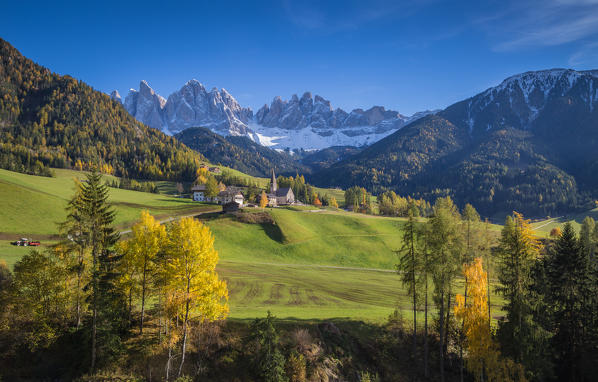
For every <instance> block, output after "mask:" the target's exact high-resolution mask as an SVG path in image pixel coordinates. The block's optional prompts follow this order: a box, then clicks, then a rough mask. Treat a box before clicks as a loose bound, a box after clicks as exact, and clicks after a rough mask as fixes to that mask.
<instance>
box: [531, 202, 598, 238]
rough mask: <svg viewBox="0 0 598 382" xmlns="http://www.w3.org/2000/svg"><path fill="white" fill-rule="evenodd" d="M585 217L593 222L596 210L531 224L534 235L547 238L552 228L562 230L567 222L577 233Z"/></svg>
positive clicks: (597, 211)
mask: <svg viewBox="0 0 598 382" xmlns="http://www.w3.org/2000/svg"><path fill="white" fill-rule="evenodd" d="M586 216H590V217H592V218H593V219H594V220H598V208H594V209H593V210H589V211H585V212H581V213H576V214H571V215H566V216H561V217H557V218H552V219H546V220H543V221H540V222H536V223H534V224H532V226H533V227H534V229H535V231H536V233H537V234H538V235H539V236H545V237H547V236H548V235H549V234H550V231H551V230H552V229H553V228H556V227H560V228H561V229H562V228H563V225H564V224H565V223H567V222H569V223H571V224H572V225H573V228H575V230H576V231H577V232H579V229H580V227H581V223H582V222H583V219H585V218H586Z"/></svg>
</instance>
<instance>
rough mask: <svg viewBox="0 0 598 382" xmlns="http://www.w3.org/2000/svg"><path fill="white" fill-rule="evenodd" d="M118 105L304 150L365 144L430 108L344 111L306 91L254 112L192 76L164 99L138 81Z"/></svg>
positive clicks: (161, 121)
mask: <svg viewBox="0 0 598 382" xmlns="http://www.w3.org/2000/svg"><path fill="white" fill-rule="evenodd" d="M113 94H114V92H113ZM116 94H118V93H116ZM124 107H125V109H126V110H127V111H128V112H129V113H130V114H131V115H133V116H134V117H135V118H136V119H137V120H139V121H141V122H143V123H145V124H146V125H148V126H150V127H153V128H156V129H159V130H162V131H163V132H165V133H166V134H169V135H172V134H176V133H178V132H180V131H183V130H185V129H187V128H190V127H199V126H201V127H206V128H209V129H211V130H212V131H214V132H215V133H218V134H221V135H239V136H247V137H250V138H251V139H253V140H254V141H255V142H258V143H260V144H262V145H264V146H267V147H272V148H287V147H288V148H290V149H304V150H310V149H322V148H326V147H330V146H363V145H369V144H371V143H374V142H376V141H377V140H379V139H381V138H384V137H386V136H387V135H389V134H391V133H393V132H395V131H397V130H398V129H400V128H401V127H403V126H404V125H405V124H407V123H410V122H412V121H414V120H416V119H419V118H421V117H423V116H425V115H428V114H432V113H435V111H425V112H420V113H416V114H414V115H413V116H411V117H408V116H405V115H402V114H400V113H399V112H397V111H393V110H386V109H385V108H384V107H382V106H374V107H371V108H370V109H368V110H363V109H354V110H352V111H351V112H346V111H344V110H342V109H340V108H337V109H333V108H332V105H331V103H330V101H328V100H326V99H324V98H323V97H321V96H319V95H316V96H315V97H312V94H311V93H309V92H306V93H304V94H303V96H302V97H301V98H299V97H297V95H293V96H292V97H291V99H290V100H288V101H285V100H283V99H282V98H281V97H275V98H274V99H273V101H272V103H271V104H270V105H269V106H268V105H264V106H263V107H262V108H260V110H258V112H257V113H256V114H255V115H254V114H253V111H252V110H251V109H250V108H244V107H241V106H240V105H239V103H238V102H237V100H236V99H235V98H234V97H233V96H232V95H231V94H230V93H229V92H228V91H227V90H226V89H220V90H218V89H217V88H213V89H211V90H210V91H207V90H206V88H205V87H204V86H203V85H202V84H201V83H200V82H199V81H197V80H195V79H193V80H190V81H188V82H187V83H186V84H185V85H183V87H181V89H179V90H178V91H176V92H174V93H172V94H171V95H170V96H169V97H168V99H165V98H163V97H161V96H160V95H159V94H157V93H156V92H155V91H154V90H153V89H152V88H151V87H150V86H149V84H148V83H147V82H146V81H141V83H140V84H139V90H135V89H131V90H130V91H129V94H128V95H127V97H126V98H125V102H124Z"/></svg>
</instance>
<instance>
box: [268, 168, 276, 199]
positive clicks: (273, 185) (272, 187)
mask: <svg viewBox="0 0 598 382" xmlns="http://www.w3.org/2000/svg"><path fill="white" fill-rule="evenodd" d="M276 190H278V184H276V175H275V174H274V169H272V179H271V180H270V193H272V194H275V193H276Z"/></svg>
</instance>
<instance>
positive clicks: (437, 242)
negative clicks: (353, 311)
mask: <svg viewBox="0 0 598 382" xmlns="http://www.w3.org/2000/svg"><path fill="white" fill-rule="evenodd" d="M460 219H461V217H460V214H459V211H458V210H457V207H456V206H455V204H454V203H453V201H452V200H451V198H450V197H447V198H438V199H437V200H436V203H435V205H434V215H433V216H432V217H431V218H430V220H429V221H428V225H429V234H428V235H427V238H428V241H429V243H428V246H429V250H430V253H431V256H432V258H433V260H432V264H433V269H432V280H433V282H434V303H435V304H436V306H437V307H438V318H439V335H440V344H439V345H440V348H439V360H440V379H441V381H444V357H445V352H446V347H447V343H448V340H447V334H448V328H449V322H450V306H451V295H452V293H453V292H452V291H453V283H454V280H455V276H456V275H457V273H458V271H459V265H460V261H461V256H462V254H463V250H464V246H463V234H462V231H461V228H460Z"/></svg>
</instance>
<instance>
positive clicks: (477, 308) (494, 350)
mask: <svg viewBox="0 0 598 382" xmlns="http://www.w3.org/2000/svg"><path fill="white" fill-rule="evenodd" d="M463 274H464V276H465V279H466V280H467V286H466V287H467V293H468V295H467V299H465V296H464V295H461V294H458V295H457V296H456V305H455V307H454V312H455V317H456V318H457V319H459V320H463V323H464V325H463V329H464V331H465V337H466V338H467V341H466V349H467V363H466V365H467V369H468V370H469V372H470V373H472V374H473V376H474V378H475V380H476V381H488V382H494V381H496V382H499V381H503V382H507V381H525V380H526V379H525V374H524V372H523V368H522V367H521V365H519V364H517V363H515V362H513V361H512V360H510V359H507V358H503V357H502V356H501V354H500V352H499V350H498V347H497V346H496V344H495V343H494V341H493V340H492V335H491V333H490V327H489V326H488V321H489V319H490V317H488V293H487V280H488V279H487V274H486V271H484V267H483V264H482V258H481V257H477V258H476V259H475V260H474V262H473V263H472V264H466V265H464V266H463Z"/></svg>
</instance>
